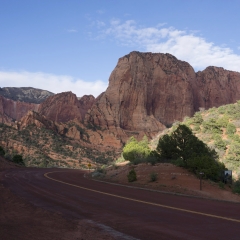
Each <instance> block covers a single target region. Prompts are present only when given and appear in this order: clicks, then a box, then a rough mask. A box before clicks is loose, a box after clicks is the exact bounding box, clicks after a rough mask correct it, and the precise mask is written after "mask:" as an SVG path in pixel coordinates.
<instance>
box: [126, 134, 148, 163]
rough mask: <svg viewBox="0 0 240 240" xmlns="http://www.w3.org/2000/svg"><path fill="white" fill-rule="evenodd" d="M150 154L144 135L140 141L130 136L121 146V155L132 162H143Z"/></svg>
mask: <svg viewBox="0 0 240 240" xmlns="http://www.w3.org/2000/svg"><path fill="white" fill-rule="evenodd" d="M149 155H150V148H149V146H148V140H147V137H146V136H145V137H144V138H143V139H142V141H140V142H138V141H137V140H136V139H135V138H134V137H131V138H130V139H129V141H128V142H127V144H126V146H125V147H124V148H123V157H124V159H126V160H129V161H130V162H131V163H133V164H139V163H141V162H145V158H147V157H148V156H149Z"/></svg>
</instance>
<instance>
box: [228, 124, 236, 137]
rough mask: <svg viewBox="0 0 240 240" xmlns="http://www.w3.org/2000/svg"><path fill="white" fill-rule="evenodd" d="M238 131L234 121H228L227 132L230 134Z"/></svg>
mask: <svg viewBox="0 0 240 240" xmlns="http://www.w3.org/2000/svg"><path fill="white" fill-rule="evenodd" d="M235 132H236V127H235V125H234V124H232V123H228V125H227V134H228V135H233V134H234V133H235Z"/></svg>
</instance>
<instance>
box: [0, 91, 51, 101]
mask: <svg viewBox="0 0 240 240" xmlns="http://www.w3.org/2000/svg"><path fill="white" fill-rule="evenodd" d="M0 95H1V96H3V97H5V98H8V99H12V100H14V101H21V102H29V103H37V104H38V103H41V102H43V101H44V100H45V99H46V98H48V97H49V96H52V95H54V93H52V92H49V91H46V90H41V89H37V88H32V87H20V88H17V87H4V88H0Z"/></svg>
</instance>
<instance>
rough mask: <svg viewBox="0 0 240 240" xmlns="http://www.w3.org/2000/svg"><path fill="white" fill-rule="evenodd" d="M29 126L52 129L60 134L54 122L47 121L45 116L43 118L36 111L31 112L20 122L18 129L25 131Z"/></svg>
mask: <svg viewBox="0 0 240 240" xmlns="http://www.w3.org/2000/svg"><path fill="white" fill-rule="evenodd" d="M29 125H33V126H35V127H37V128H46V129H51V130H53V131H55V132H58V127H57V125H56V124H55V123H54V122H53V121H50V120H48V119H46V117H45V116H42V115H41V114H39V113H37V112H34V111H29V112H28V113H27V114H26V115H25V116H24V117H22V118H21V120H20V121H19V122H17V129H18V130H23V129H24V128H26V127H27V126H29Z"/></svg>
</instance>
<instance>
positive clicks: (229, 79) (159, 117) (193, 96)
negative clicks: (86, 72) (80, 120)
mask: <svg viewBox="0 0 240 240" xmlns="http://www.w3.org/2000/svg"><path fill="white" fill-rule="evenodd" d="M238 99H240V73H237V72H233V71H227V70H224V69H223V68H217V67H208V68H207V69H205V70H204V71H202V72H198V73H195V72H194V70H193V68H192V67H191V66H190V65H189V64H188V63H187V62H184V61H180V60H178V59H177V58H175V57H174V56H172V55H170V54H161V53H140V52H131V53H130V54H128V55H126V56H124V57H122V58H120V59H119V61H118V63H117V66H116V67H115V69H114V70H113V72H112V74H111V76H110V78H109V86H108V88H107V90H106V92H105V93H103V94H102V95H101V96H100V97H99V98H98V99H97V100H96V103H95V104H94V105H93V107H92V108H91V110H90V111H89V112H88V114H87V115H86V117H85V122H91V123H92V124H95V125H99V126H106V127H107V128H108V129H110V128H112V127H115V128H121V129H124V130H131V131H145V132H155V131H159V130H162V129H163V128H164V126H163V124H164V125H170V124H172V123H173V122H174V121H176V120H180V121H181V120H183V118H184V117H185V116H192V115H193V114H194V113H195V112H196V111H198V110H199V108H200V107H203V108H206V109H208V108H210V107H215V106H216V107H217V106H220V105H223V104H228V103H234V102H235V101H236V100H238Z"/></svg>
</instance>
